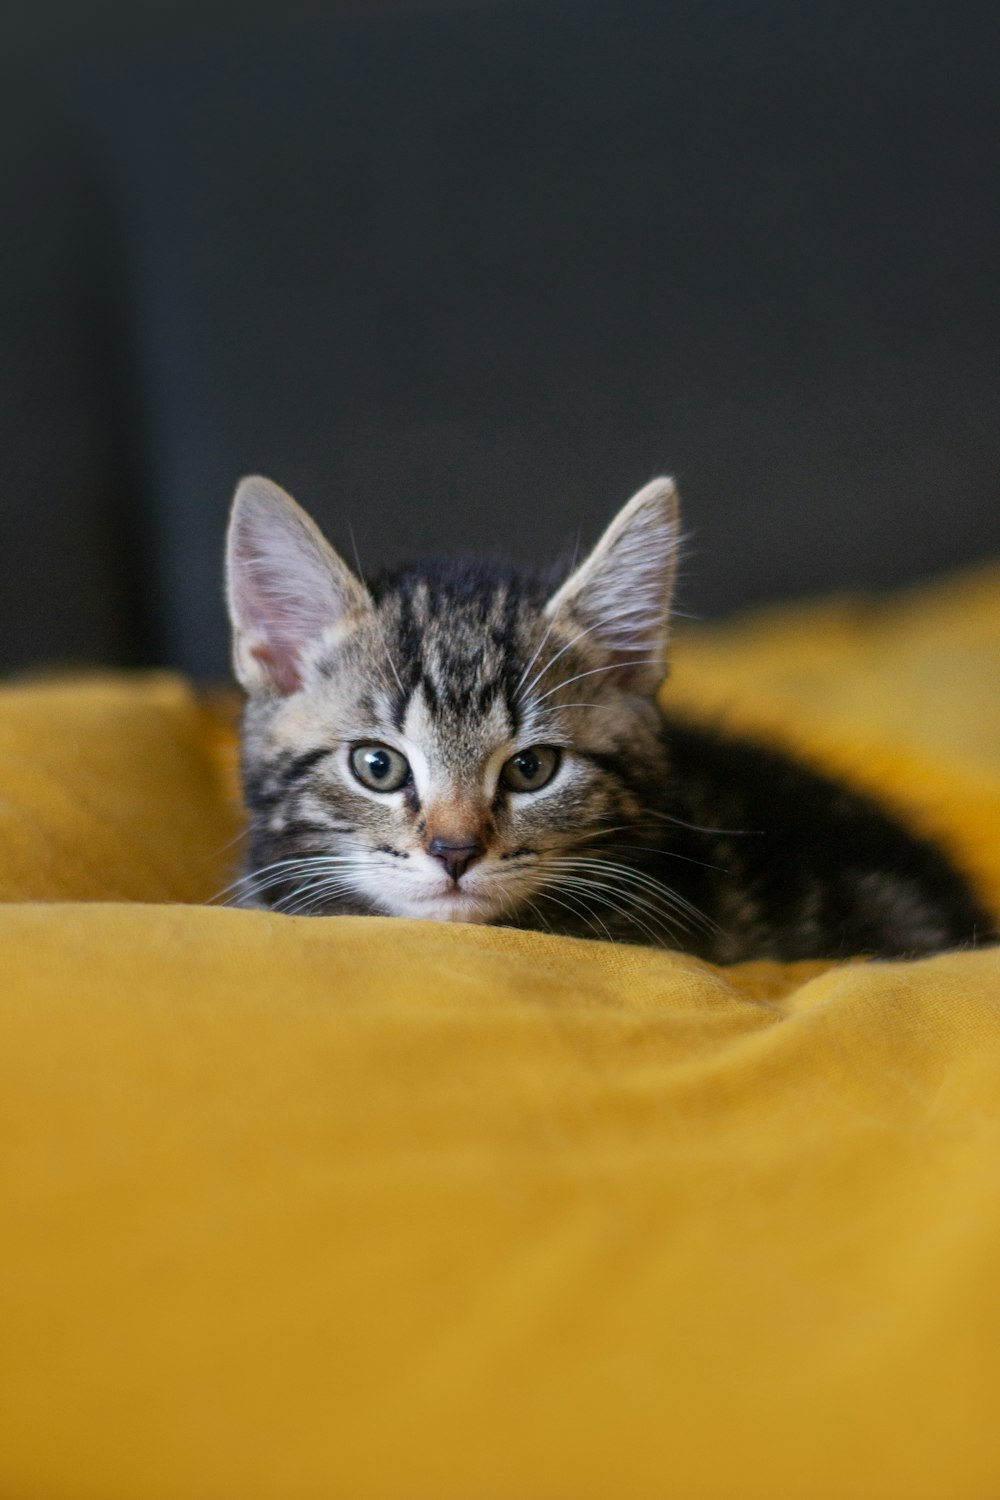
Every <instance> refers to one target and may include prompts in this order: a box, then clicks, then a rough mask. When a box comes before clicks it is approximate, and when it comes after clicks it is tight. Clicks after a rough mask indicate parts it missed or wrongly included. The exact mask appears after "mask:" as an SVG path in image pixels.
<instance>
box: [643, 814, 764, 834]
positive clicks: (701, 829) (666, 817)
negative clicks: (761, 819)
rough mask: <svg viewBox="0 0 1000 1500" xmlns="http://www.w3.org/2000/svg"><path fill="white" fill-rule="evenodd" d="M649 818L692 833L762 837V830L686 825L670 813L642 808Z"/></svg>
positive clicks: (696, 824) (686, 823)
mask: <svg viewBox="0 0 1000 1500" xmlns="http://www.w3.org/2000/svg"><path fill="white" fill-rule="evenodd" d="M642 811H643V812H644V813H646V814H647V815H648V816H649V817H651V818H659V819H660V821H661V822H663V823H676V824H677V826H678V827H679V828H690V829H691V830H692V832H694V833H727V834H732V835H733V836H734V837H742V836H746V835H751V836H753V835H763V834H764V833H765V832H766V830H765V829H763V828H707V827H705V826H704V825H703V824H701V823H688V822H685V820H684V819H683V818H675V817H674V816H673V814H672V813H665V812H658V811H657V809H656V808H655V807H644V808H643V809H642Z"/></svg>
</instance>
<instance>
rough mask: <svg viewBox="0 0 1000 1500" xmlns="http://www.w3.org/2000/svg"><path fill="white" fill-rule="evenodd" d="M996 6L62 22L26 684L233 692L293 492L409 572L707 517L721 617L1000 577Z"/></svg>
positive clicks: (15, 553) (5, 631)
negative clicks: (922, 580)
mask: <svg viewBox="0 0 1000 1500" xmlns="http://www.w3.org/2000/svg"><path fill="white" fill-rule="evenodd" d="M995 14H996V8H995V6H994V5H993V4H992V3H986V0H984V3H982V4H978V5H977V4H951V5H944V4H931V5H923V6H921V5H914V4H913V3H912V0H909V3H903V0H897V3H890V0H871V3H867V4H863V5H862V4H852V3H839V4H825V3H820V4H809V5H802V4H793V3H786V4H778V3H773V0H769V3H768V0H766V3H761V4H758V5H741V4H724V3H702V0H689V3H683V4H664V3H660V0H656V3H654V0H604V3H597V0H534V3H532V0H520V3H500V0H480V3H472V0H468V3H464V4H461V3H453V4H448V3H439V4H409V5H390V4H378V3H374V0H369V3H366V4H361V3H359V4H356V5H353V6H352V5H348V4H336V3H331V0H327V3H322V4H321V3H307V0H281V3H278V0H275V3H273V4H256V5H253V4H248V3H243V4H241V5H233V4H226V3H220V0H217V3H213V0H203V3H202V4H200V5H198V6H194V5H185V4H180V3H168V0H155V3H154V0H150V3H147V4H145V5H142V6H135V5H132V4H126V3H125V0H120V3H117V4H116V3H111V0H104V3H97V0H93V3H90V0H75V3H72V4H69V3H67V4H64V5H62V6H59V5H55V4H52V3H50V4H48V5H46V4H45V3H40V4H35V5H32V6H31V7H30V8H28V7H27V6H26V7H25V9H24V13H23V15H21V16H20V17H16V16H13V17H12V16H11V15H9V16H8V26H9V27H10V32H9V35H8V37H7V39H6V42H7V44H6V45H5V47H4V49H3V50H4V57H5V64H4V73H3V79H2V80H0V81H2V82H3V90H2V104H0V116H2V118H0V126H2V127H3V128H2V131H0V138H2V140H3V141H4V145H3V146H2V148H0V172H2V178H0V187H2V191H3V198H4V203H5V214H4V221H5V224H4V230H3V235H2V244H0V273H2V275H0V304H2V305H0V315H2V328H3V332H2V342H0V381H2V399H0V569H2V587H0V656H2V659H3V661H4V662H5V663H6V664H25V663H30V662H35V661H39V660H53V659H55V660H60V661H65V660H71V659H76V660H80V659H83V660H88V659H91V660H92V659H99V660H106V661H112V662H142V661H165V662H171V663H175V664H178V665H180V666H183V667H185V668H187V669H189V670H192V671H194V672H197V673H200V674H204V675H207V676H216V675H220V674H222V673H223V672H224V671H225V663H226V640H225V629H224V622H223V614H222V608H221V595H220V583H219V557H220V549H221V542H222V531H223V527H224V521H225V512H226V506H227V503H228V498H229V494H230V492H231V490H232V487H233V484H234V482H235V480H236V479H237V477H238V476H239V475H240V474H242V473H245V472H247V471H250V470H257V469H260V470H264V471H266V472H268V473H270V474H272V475H273V476H274V477H275V478H277V479H279V480H280V481H281V482H282V483H283V484H285V485H286V486H287V487H288V488H290V489H291V490H292V492H293V493H295V494H296V495H297V496H298V497H299V498H300V499H301V500H303V501H304V502H305V503H307V504H308V505H309V506H310V507H311V508H314V510H315V511H316V513H317V514H318V515H319V517H320V518H321V520H322V521H323V522H324V524H325V525H326V526H327V528H328V530H329V531H330V533H331V535H332V537H333V538H334V540H336V541H337V542H339V543H340V544H341V545H342V546H344V547H345V549H348V548H349V545H350V543H349V533H348V523H349V522H350V523H351V525H353V529H354V533H355V535H356V537H357V543H358V547H359V549H360V552H361V556H362V559H363V561H364V563H365V564H366V565H367V566H368V567H369V568H373V567H375V566H377V565H378V564H380V563H382V562H384V561H389V560H392V559H395V558H398V557H400V556H403V555H405V554H408V553H413V552H418V553H424V552H430V551H435V550H439V549H441V548H449V549H451V550H458V551H461V550H466V549H470V548H478V547H491V548H494V549H499V550H506V551H508V552H510V553H512V554H513V555H515V556H517V557H523V558H528V559H531V558H542V557H546V556H547V555H548V554H550V553H551V552H553V551H554V550H557V549H559V548H560V547H562V546H563V545H565V544H566V543H567V542H568V543H569V544H570V545H572V542H573V540H574V538H575V536H576V534H577V532H578V531H580V530H581V529H582V532H583V535H584V538H585V539H586V538H588V537H590V536H592V535H593V534H594V532H595V531H596V529H597V528H598V527H599V526H600V524H601V522H602V521H603V519H604V518H605V517H606V516H607V515H608V514H609V513H610V511H611V510H612V509H613V508H614V507H615V506H616V505H617V504H618V503H620V502H621V501H622V500H623V499H624V498H625V497H626V496H627V495H628V494H629V493H630V492H631V490H632V489H633V488H635V487H637V486H638V485H639V484H641V483H642V482H644V481H645V480H646V479H647V478H649V477H650V476H651V475H652V474H653V473H655V472H657V471H660V470H670V471H673V472H674V473H676V474H677V475H678V476H679V478H680V481H681V486H682V492H683V494H684V498H685V502H686V508H687V519H688V523H689V526H690V528H691V532H692V544H691V550H690V556H689V560H688V564H687V576H686V579H685V583H684V597H683V603H684V605H685V607H686V608H687V609H689V610H691V611H694V612H697V613H706V614H710V613H716V612H720V611H727V610H730V609H732V608H734V607H737V606H740V605H743V604H746V603H748V602H750V601H754V600H758V599H765V598H772V597H775V596H780V595H785V594H789V593H796V594H797V593H804V592H808V591H814V590H820V589H829V588H832V587H849V588H855V587H883V586H886V585H893V584H898V583H903V582H906V581H908V580H911V579H914V578H917V577H920V576H923V575H927V574H930V573H932V572H934V571H936V570H939V569H944V568H948V567H951V566H953V565H956V564H960V563H962V562H964V561H967V560H969V559H973V558H975V557H977V556H981V555H984V554H985V553H987V552H990V551H996V550H998V549H1000V493H998V491H1000V484H998V480H1000V421H998V419H997V349H998V334H1000V326H998V325H1000V312H998V299H997V289H996V267H997V263H998V254H1000V243H998V241H1000V234H998V230H1000V210H998V199H997V192H996V184H997V165H998V164H997V159H996V143H997V128H998V125H1000V107H998V89H997V84H996V58H997V49H996V42H997V36H996V22H995V19H994V17H995Z"/></svg>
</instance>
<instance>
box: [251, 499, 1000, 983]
mask: <svg viewBox="0 0 1000 1500" xmlns="http://www.w3.org/2000/svg"><path fill="white" fill-rule="evenodd" d="M678 540H679V531H678V503H677V496H676V492H675V489H674V486H673V484H672V482H671V481H670V480H668V479H657V480H654V481H653V483H651V484H649V485H647V486H646V487H645V489H642V490H640V491H639V493H638V494H637V495H635V496H634V497H633V499H632V500H630V501H629V503H628V504H627V505H626V506H625V508H624V510H622V511H621V512H620V514H619V515H618V516H617V517H616V518H615V520H614V521H613V522H612V523H611V525H610V527H609V528H608V530H607V531H606V532H605V534H604V536H603V537H602V538H601V540H600V542H599V543H598V545H597V546H596V547H595V549H594V551H593V552H592V553H591V554H590V556H589V557H588V558H587V559H586V561H585V562H583V563H582V564H581V565H580V566H579V567H577V568H576V569H575V570H574V571H573V572H572V573H571V574H570V576H569V577H568V578H566V580H565V581H564V582H563V583H562V584H561V585H560V586H559V587H558V588H556V589H555V591H554V592H553V593H551V596H549V594H548V593H547V591H546V590H545V588H544V587H543V586H542V585H541V584H540V583H539V582H538V581H537V580H533V579H531V578H526V577H523V576H521V575H519V574H517V573H515V572H513V571H510V570H506V569H503V568H499V567H492V566H485V565H482V566H471V567H470V566H467V565H457V564H447V563H444V564H433V565H430V566H426V567H412V568H402V569H399V570H398V571H395V572H390V573H387V574H385V575H384V576H383V577H381V578H379V579H378V580H376V581H374V582H373V583H372V584H371V585H370V586H369V585H366V584H365V583H364V582H363V581H362V580H361V579H360V578H359V577H358V576H357V575H356V574H355V573H353V572H352V571H351V569H350V568H349V567H348V566H347V565H346V564H345V563H344V562H343V561H342V559H341V558H340V557H339V556H338V555H337V553H336V552H334V550H333V549H332V548H331V547H330V545H329V544H328V543H327V541H326V540H325V538H324V537H323V536H322V534H321V533H320V531H319V529H318V528H317V527H316V525H315V524H314V523H313V521H312V520H311V519H310V518H309V517H308V516H307V515H306V514H305V512H304V511H302V510H301V509H300V508H299V507H298V506H297V505H296V504H295V502H294V501H293V500H292V499H291V498H290V497H289V496H288V495H286V494H285V493H284V491H283V490H281V489H279V488H278V487H277V486H276V485H274V484H272V483H271V482H270V481H269V480H266V479H261V478H251V479H245V480H243V482H242V483H241V484H240V486H239V488H238V490H237V492H236V499H235V502H234V505H233V513H232V520H231V523H230V529H229V541H228V598H229V609H230V615H231V618H232V623H233V632H234V645H233V650H234V662H235V670H236V675H237V677H238V678H239V680H240V682H241V683H242V685H243V687H244V688H245V689H246V692H247V694H248V699H247V704H246V709H245V715H244V736H243V785H244V792H245V798H246V803H247V807H248V809H249V813H250V828H249V860H248V866H247V874H246V876H245V877H244V879H243V881H242V882H241V883H240V884H241V887H242V891H243V896H242V899H243V901H244V902H245V903H246V904H250V905H264V906H268V907H271V908H273V909H274V910H276V911H280V912H289V913H308V914H315V915H333V914H337V913H358V914H368V913H382V914H388V915H394V916H404V917H427V918H433V919H435V920H438V921H463V922H482V923H492V924H495V925H507V926H515V927H525V928H535V929H538V930H541V931H546V932H556V933H568V934H573V935H576V936H581V937H597V938H609V939H615V940H619V941H625V942H636V943H653V944H658V945H661V946H663V947H670V948H682V949H685V950H686V951H688V952H691V953H695V954H698V955H699V956H701V957H703V958H707V959H710V960H712V961H714V962H717V963H726V962H733V961H736V960H739V959H747V958H762V957H769V958H778V959H801V958H827V957H829V958H833V957H841V956H843V955H846V954H860V953H865V954H871V955H883V956H897V955H914V954H922V953H931V952H934V951H936V950H938V949H942V948H949V947H954V946H956V945H959V944H968V943H974V942H977V941H978V942H982V941H984V940H989V939H990V938H991V936H992V927H993V924H992V922H991V920H990V918H989V916H988V915H987V913H986V912H985V910H984V909H983V908H982V907H980V905H979V904H978V902H977V900H976V898H975V896H974V895H973V894H972V892H971V891H970V889H969V887H968V885H967V884H966V882H965V880H964V878H963V877H962V875H960V874H959V872H958V871H957V870H956V869H955V868H954V867H953V866H952V865H951V863H950V862H949V860H948V859H947V858H946V857H945V855H944V854H943V853H942V852H941V851H940V850H939V849H937V848H936V847H935V846H934V845H933V844H931V843H928V842H926V841H924V840H923V839H920V838H918V837H916V836H915V835H914V834H912V833H910V832H908V831H907V830H906V829H905V828H903V827H902V826H901V825H900V824H898V823H896V822H895V821H894V820H893V819H892V818H890V817H889V816H888V814H887V813H885V812H884V811H883V810H882V809H881V808H880V807H879V806H878V805H877V804H876V803H875V802H874V801H872V800H870V799H869V798H868V797H866V796H863V795H861V794H859V793H857V792H854V791H851V790H848V789H847V788H846V787H844V786H840V785H838V784H837V783H836V782H834V781H830V780H827V779H826V778H825V777H823V776H820V775H818V774H817V773H815V772H814V771H812V770H809V769H807V768H806V767H804V766H801V765H799V764H797V763H796V762H795V761H794V760H792V759H790V758H788V757H786V756H785V755H783V754H780V753H778V752H777V751H775V750H769V749H765V748H763V747H761V746H758V745H755V744H752V743H749V742H744V741H742V740H739V739H736V738H729V737H727V736H725V735H722V734H720V733H718V732H716V731H715V730H714V729H711V728H708V727H705V726H699V725H696V724H693V723H689V722H684V721H682V720H678V719H674V718H673V717H671V716H670V715H669V714H665V713H664V712H663V711H662V710H661V708H660V707H659V704H658V701H657V691H658V689H659V687H660V685H661V683H662V681H663V678H664V676H665V675H666V665H667V663H666V646H667V636H668V628H669V617H670V599H671V592H672V587H673V578H674V571H675V565H676V560H677V551H678Z"/></svg>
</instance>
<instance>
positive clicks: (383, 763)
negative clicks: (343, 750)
mask: <svg viewBox="0 0 1000 1500" xmlns="http://www.w3.org/2000/svg"><path fill="white" fill-rule="evenodd" d="M351 770H352V771H353V772H354V774H355V776H356V777H357V778H358V780H359V781H360V782H361V785H362V786H366V787H369V788H370V790H371V791H373V792H398V791H399V789H400V787H401V786H405V785H406V783H407V781H409V779H410V762H409V761H408V760H407V758H406V756H405V755H400V753H399V751H398V750H390V749H389V747H388V746H387V745H356V746H355V747H354V749H353V750H352V751H351Z"/></svg>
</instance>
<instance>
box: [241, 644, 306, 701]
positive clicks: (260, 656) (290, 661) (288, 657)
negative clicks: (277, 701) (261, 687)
mask: <svg viewBox="0 0 1000 1500" xmlns="http://www.w3.org/2000/svg"><path fill="white" fill-rule="evenodd" d="M250 655H251V656H252V657H254V659H255V660H256V661H259V662H260V664H261V666H262V667H263V668H264V671H265V672H266V673H267V675H268V677H270V679H271V681H272V682H273V683H274V685H275V687H276V688H277V689H278V692H279V693H283V694H284V695H285V696H286V697H287V696H288V695H289V694H290V693H297V692H298V690H299V688H300V687H301V686H302V678H301V676H300V675H299V671H298V665H297V662H296V660H295V654H294V652H291V651H288V652H277V651H275V650H274V649H273V647H272V646H271V645H270V644H269V643H268V642H266V641H261V642H259V643H258V644H257V645H256V646H251V648H250Z"/></svg>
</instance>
